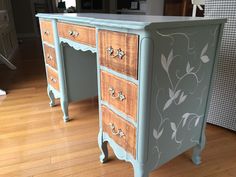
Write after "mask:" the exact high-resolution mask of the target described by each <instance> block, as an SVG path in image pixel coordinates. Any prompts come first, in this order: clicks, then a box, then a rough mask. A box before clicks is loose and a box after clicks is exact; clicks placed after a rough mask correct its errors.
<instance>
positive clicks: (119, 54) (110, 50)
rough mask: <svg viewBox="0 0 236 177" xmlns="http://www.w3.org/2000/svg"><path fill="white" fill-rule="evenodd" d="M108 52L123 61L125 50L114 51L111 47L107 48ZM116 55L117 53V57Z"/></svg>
mask: <svg viewBox="0 0 236 177" xmlns="http://www.w3.org/2000/svg"><path fill="white" fill-rule="evenodd" d="M107 52H108V54H109V55H110V56H111V57H113V58H116V57H118V58H119V59H122V58H123V57H124V56H125V52H124V51H123V50H121V48H119V49H117V50H116V51H115V50H114V49H113V47H112V46H110V47H108V48H107ZM114 53H115V55H113V54H114Z"/></svg>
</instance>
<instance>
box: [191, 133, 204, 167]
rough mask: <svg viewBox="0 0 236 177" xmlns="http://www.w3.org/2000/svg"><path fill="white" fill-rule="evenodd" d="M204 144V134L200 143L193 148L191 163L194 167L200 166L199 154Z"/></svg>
mask: <svg viewBox="0 0 236 177" xmlns="http://www.w3.org/2000/svg"><path fill="white" fill-rule="evenodd" d="M205 144H206V137H205V134H204V135H203V136H202V139H201V142H200V143H199V144H197V145H196V146H195V147H194V148H193V155H192V161H193V163H194V164H195V165H200V164H201V152H202V150H203V149H204V147H205Z"/></svg>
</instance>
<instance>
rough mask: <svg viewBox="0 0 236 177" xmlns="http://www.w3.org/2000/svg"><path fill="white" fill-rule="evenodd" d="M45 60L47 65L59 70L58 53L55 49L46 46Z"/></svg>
mask: <svg viewBox="0 0 236 177" xmlns="http://www.w3.org/2000/svg"><path fill="white" fill-rule="evenodd" d="M43 46H44V58H45V61H46V63H47V64H49V65H50V66H51V67H53V68H54V69H57V61H56V53H55V49H54V48H52V47H49V46H48V45H46V44H44V45H43Z"/></svg>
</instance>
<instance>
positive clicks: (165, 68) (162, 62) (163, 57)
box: [161, 54, 168, 72]
mask: <svg viewBox="0 0 236 177" xmlns="http://www.w3.org/2000/svg"><path fill="white" fill-rule="evenodd" d="M161 64H162V67H163V68H164V70H165V71H166V72H168V66H167V63H166V57H165V56H164V55H163V54H162V55H161Z"/></svg>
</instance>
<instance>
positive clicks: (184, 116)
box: [182, 112, 190, 118]
mask: <svg viewBox="0 0 236 177" xmlns="http://www.w3.org/2000/svg"><path fill="white" fill-rule="evenodd" d="M189 116H190V113H188V112H187V113H185V114H184V115H183V116H182V117H183V118H188V117H189Z"/></svg>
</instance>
